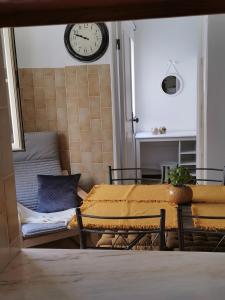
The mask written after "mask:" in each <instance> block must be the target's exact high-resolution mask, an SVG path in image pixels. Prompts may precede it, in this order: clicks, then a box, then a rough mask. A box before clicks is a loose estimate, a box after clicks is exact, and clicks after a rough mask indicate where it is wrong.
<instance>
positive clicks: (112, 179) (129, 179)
mask: <svg viewBox="0 0 225 300" xmlns="http://www.w3.org/2000/svg"><path fill="white" fill-rule="evenodd" d="M144 170H149V169H148V168H112V167H111V166H109V183H110V184H113V183H114V182H121V183H122V182H123V181H133V182H134V183H135V184H138V183H142V182H143V181H150V182H154V181H155V182H159V181H160V182H161V183H163V182H162V178H161V180H159V179H158V178H147V177H145V178H142V177H138V175H139V174H138V173H139V172H141V171H144ZM123 171H135V176H134V177H123ZM114 172H121V176H120V178H114V176H113V173H114Z"/></svg>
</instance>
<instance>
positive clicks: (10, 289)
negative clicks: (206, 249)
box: [0, 249, 225, 300]
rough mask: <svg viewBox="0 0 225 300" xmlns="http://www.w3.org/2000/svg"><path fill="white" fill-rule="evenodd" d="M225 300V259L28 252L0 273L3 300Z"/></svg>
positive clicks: (202, 255) (207, 255)
mask: <svg viewBox="0 0 225 300" xmlns="http://www.w3.org/2000/svg"><path fill="white" fill-rule="evenodd" d="M224 298H225V254H223V253H185V252H183V253H182V252H152V251H150V252H148V251H145V252H141V251H137V252H135V251H104V250H53V249H52V250H47V249H27V250H23V251H22V252H21V253H20V254H19V255H18V256H17V257H16V258H15V259H14V261H13V262H12V263H11V264H10V265H9V266H8V268H7V269H6V270H5V272H4V273H2V274H0V299H2V300H53V299H54V300H67V299H71V300H77V299H79V300H81V299H82V300H93V299H98V300H116V299H120V300H121V299H123V300H126V299H130V300H133V299H144V300H145V299H146V300H147V299H148V300H149V299H151V300H164V299H165V300H176V299H182V300H192V299H193V300H200V299H204V300H212V299H224Z"/></svg>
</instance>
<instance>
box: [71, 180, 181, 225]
mask: <svg viewBox="0 0 225 300" xmlns="http://www.w3.org/2000/svg"><path fill="white" fill-rule="evenodd" d="M167 197H168V186H167V185H151V186H150V185H97V186H95V187H94V188H93V189H92V190H91V192H90V193H89V194H88V196H87V198H86V199H85V201H84V204H83V206H82V207H81V212H82V213H84V214H91V215H96V216H114V217H116V216H123V217H124V216H143V215H155V214H157V215H159V213H160V209H165V210H166V228H167V229H172V228H177V212H176V206H175V205H170V204H169V203H168V202H167ZM83 222H84V225H85V227H89V228H95V227H98V228H104V229H106V228H107V229H110V228H111V229H112V228H118V229H136V228H139V229H149V228H156V227H158V226H159V218H156V219H142V220H141V219H139V220H97V219H90V218H83ZM76 224H77V223H76V217H74V218H73V220H72V221H71V222H70V227H75V226H76Z"/></svg>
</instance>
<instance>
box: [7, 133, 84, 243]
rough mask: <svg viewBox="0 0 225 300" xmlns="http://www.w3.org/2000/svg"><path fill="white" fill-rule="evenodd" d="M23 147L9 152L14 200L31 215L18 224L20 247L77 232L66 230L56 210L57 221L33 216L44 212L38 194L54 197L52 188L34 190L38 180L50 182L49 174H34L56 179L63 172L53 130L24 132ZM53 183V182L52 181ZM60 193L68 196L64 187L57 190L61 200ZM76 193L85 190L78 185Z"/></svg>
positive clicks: (80, 194)
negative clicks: (19, 225)
mask: <svg viewBox="0 0 225 300" xmlns="http://www.w3.org/2000/svg"><path fill="white" fill-rule="evenodd" d="M25 147H26V150H25V151H21V152H14V153H13V160H14V170H15V180H16V194H17V201H18V202H19V205H20V206H21V207H23V208H24V207H25V211H26V209H27V211H28V212H29V209H30V210H31V211H32V212H33V216H34V219H33V221H32V222H28V223H24V222H23V223H22V224H21V233H22V246H23V247H32V246H37V245H41V244H45V243H49V242H52V241H56V240H60V239H64V238H68V237H74V236H75V235H78V231H77V230H76V229H73V230H69V229H68V228H67V225H66V224H65V221H64V219H63V216H62V222H61V221H60V212H59V213H57V218H58V219H59V220H58V221H57V222H55V223H48V222H46V223H40V222H39V219H38V217H37V221H36V220H35V216H36V215H38V214H36V212H37V211H40V212H45V211H44V210H43V207H44V209H46V205H47V204H46V203H44V201H45V199H42V203H41V204H40V196H42V198H44V197H45V196H46V193H51V194H50V199H51V198H52V197H53V198H54V197H55V196H56V197H57V195H55V193H54V191H50V192H49V191H47V192H44V193H42V194H41V193H38V185H39V188H40V182H41V183H42V182H43V180H45V182H44V183H45V185H46V182H47V183H48V182H50V184H51V180H50V179H51V176H49V178H48V176H38V175H54V176H57V177H58V178H59V179H60V177H62V176H60V175H65V171H62V170H61V166H60V160H59V153H58V137H57V133H55V132H31V133H25ZM38 177H40V178H38ZM45 177H46V178H45ZM46 180H47V181H46ZM64 181H65V180H64ZM55 186H57V185H56V184H55ZM63 193H65V197H66V196H68V195H66V194H67V192H66V190H64V191H61V198H62V201H63ZM56 194H57V193H56ZM77 194H78V195H79V197H80V198H81V199H84V198H85V197H86V193H85V192H84V191H83V190H82V189H80V188H79V187H78V189H77ZM43 196H44V197H43ZM47 196H48V195H47ZM61 198H60V199H61ZM43 204H44V205H43ZM74 206H76V205H74ZM53 207H54V209H55V210H53V211H58V210H56V208H55V207H56V206H55V205H53ZM40 208H41V209H42V210H40ZM46 212H50V211H46ZM62 215H63V212H62ZM64 215H65V214H64Z"/></svg>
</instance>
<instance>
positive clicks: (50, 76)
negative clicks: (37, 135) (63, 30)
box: [20, 65, 113, 189]
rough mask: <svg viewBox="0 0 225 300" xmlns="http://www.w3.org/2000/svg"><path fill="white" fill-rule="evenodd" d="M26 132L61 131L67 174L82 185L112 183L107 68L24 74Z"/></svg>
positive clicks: (61, 150)
mask: <svg viewBox="0 0 225 300" xmlns="http://www.w3.org/2000/svg"><path fill="white" fill-rule="evenodd" d="M20 85H21V90H22V93H21V94H22V110H23V120H24V128H25V131H27V132H31V131H39V130H40V131H44V130H50V131H57V132H58V133H59V148H60V158H61V162H62V166H63V168H64V169H68V170H71V172H72V173H75V172H81V173H82V180H81V183H82V186H83V187H84V188H86V189H89V188H90V187H91V186H93V184H97V183H107V182H108V165H111V164H112V162H113V149H112V144H113V143H112V103H111V80H110V66H109V65H82V66H77V67H73V66H72V67H65V68H57V69H21V70H20Z"/></svg>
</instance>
